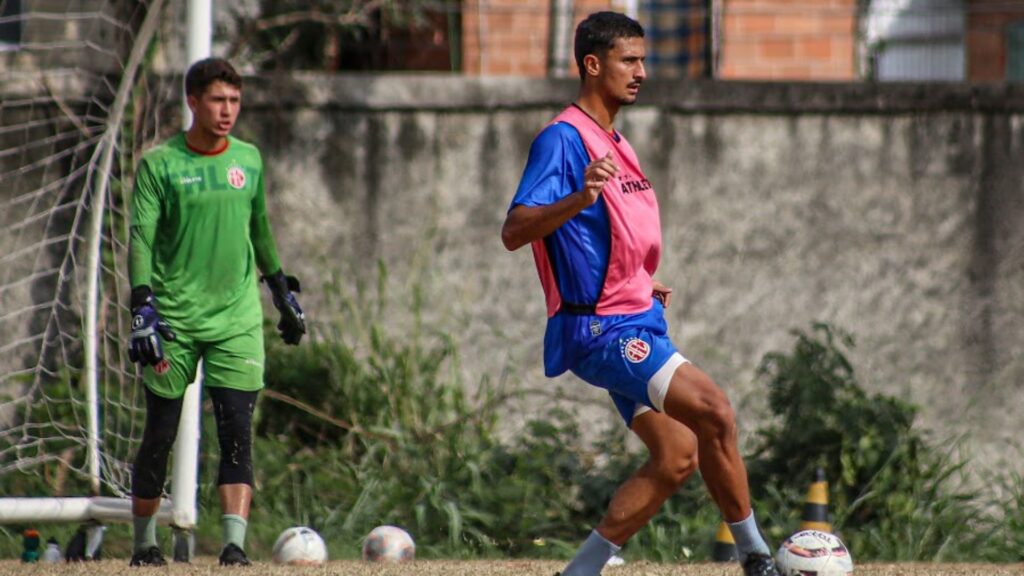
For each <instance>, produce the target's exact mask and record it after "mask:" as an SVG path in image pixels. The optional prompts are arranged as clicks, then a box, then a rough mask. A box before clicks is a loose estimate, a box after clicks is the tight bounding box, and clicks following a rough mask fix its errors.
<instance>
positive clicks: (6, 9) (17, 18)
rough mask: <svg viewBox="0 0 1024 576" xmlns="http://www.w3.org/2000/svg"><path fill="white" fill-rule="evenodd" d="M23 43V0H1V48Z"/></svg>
mask: <svg viewBox="0 0 1024 576" xmlns="http://www.w3.org/2000/svg"><path fill="white" fill-rule="evenodd" d="M20 44H21V0H0V49H3V48H8V47H16V46H18V45H20Z"/></svg>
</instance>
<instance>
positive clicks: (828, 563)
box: [775, 530, 853, 576]
mask: <svg viewBox="0 0 1024 576" xmlns="http://www.w3.org/2000/svg"><path fill="white" fill-rule="evenodd" d="M775 564H776V565H777V566H778V568H779V572H781V573H782V574H783V576H846V575H847V574H850V573H852V572H853V558H851V557H850V551H849V550H847V549H846V545H844V544H843V542H842V540H840V539H839V538H837V537H836V536H835V535H833V534H829V533H828V532H820V531H818V530H803V531H801V532H797V533H796V534H793V535H792V536H790V537H789V538H787V539H786V541H785V542H783V543H782V546H780V547H779V551H778V553H777V554H776V555H775Z"/></svg>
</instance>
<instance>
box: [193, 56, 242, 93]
mask: <svg viewBox="0 0 1024 576" xmlns="http://www.w3.org/2000/svg"><path fill="white" fill-rule="evenodd" d="M218 80H219V81H221V82H224V83H225V84H230V85H232V86H234V87H235V88H238V89H239V90H241V89H242V77H241V76H239V75H238V72H236V71H235V67H234V66H232V65H231V63H230V62H228V61H227V60H225V59H223V58H207V59H205V60H200V61H198V62H196V63H195V64H193V65H192V66H191V67H189V69H188V72H187V73H186V74H185V94H186V95H187V96H195V97H197V98H198V97H199V96H202V95H203V92H205V91H206V88H207V87H208V86H209V85H210V84H213V83H214V82H217V81H218Z"/></svg>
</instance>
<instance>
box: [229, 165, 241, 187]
mask: <svg viewBox="0 0 1024 576" xmlns="http://www.w3.org/2000/svg"><path fill="white" fill-rule="evenodd" d="M228 184H231V187H232V188H235V189H237V190H241V189H242V188H243V187H245V170H242V169H241V168H240V167H238V166H232V167H231V168H228Z"/></svg>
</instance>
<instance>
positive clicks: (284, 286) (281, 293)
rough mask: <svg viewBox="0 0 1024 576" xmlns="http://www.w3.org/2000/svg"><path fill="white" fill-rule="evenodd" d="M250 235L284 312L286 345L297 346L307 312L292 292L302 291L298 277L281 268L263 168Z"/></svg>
mask: <svg viewBox="0 0 1024 576" xmlns="http://www.w3.org/2000/svg"><path fill="white" fill-rule="evenodd" d="M249 235H250V239H251V240H252V247H253V252H255V253H256V266H258V267H259V269H260V272H263V281H264V282H266V284H267V287H269V288H270V295H271V296H272V297H273V298H272V300H273V302H274V307H275V308H277V311H278V312H280V313H281V320H280V321H279V322H278V323H277V330H278V332H279V333H280V334H281V339H282V340H284V341H285V343H286V344H291V345H296V344H298V343H299V341H300V340H302V335H303V334H305V333H306V315H305V313H303V312H302V307H301V306H299V301H298V300H297V299H296V298H295V294H293V292H300V291H301V289H300V287H299V280H298V279H297V278H295V277H294V276H285V274H284V271H283V270H282V269H281V260H280V258H279V257H278V255H277V246H276V245H275V244H274V235H273V234H272V233H271V232H270V218H269V217H268V216H267V197H266V193H265V191H264V188H263V170H262V169H261V170H260V174H259V179H258V180H257V181H256V196H255V197H254V198H253V201H252V219H251V220H250V222H249Z"/></svg>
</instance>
